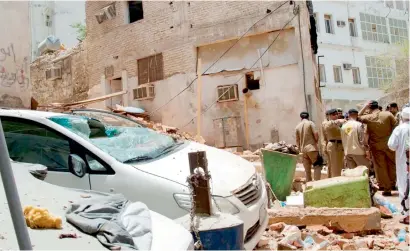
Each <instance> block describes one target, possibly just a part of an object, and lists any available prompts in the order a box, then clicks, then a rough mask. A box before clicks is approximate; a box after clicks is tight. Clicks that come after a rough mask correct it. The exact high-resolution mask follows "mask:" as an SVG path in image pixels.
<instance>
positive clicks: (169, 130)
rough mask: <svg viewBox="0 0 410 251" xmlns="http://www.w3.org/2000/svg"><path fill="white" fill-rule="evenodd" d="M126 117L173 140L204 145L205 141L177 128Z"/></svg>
mask: <svg viewBox="0 0 410 251" xmlns="http://www.w3.org/2000/svg"><path fill="white" fill-rule="evenodd" d="M128 117H130V118H132V119H134V120H135V121H137V122H138V123H140V124H141V125H143V126H146V127H147V128H150V129H152V130H155V131H157V132H159V133H162V134H166V135H168V136H171V137H172V138H174V139H175V140H190V141H195V142H198V143H201V144H205V140H204V139H203V138H202V137H201V136H192V135H191V134H189V133H187V132H180V131H178V128H176V127H171V126H166V125H163V124H161V123H155V122H153V121H150V120H147V119H144V118H142V117H135V116H128Z"/></svg>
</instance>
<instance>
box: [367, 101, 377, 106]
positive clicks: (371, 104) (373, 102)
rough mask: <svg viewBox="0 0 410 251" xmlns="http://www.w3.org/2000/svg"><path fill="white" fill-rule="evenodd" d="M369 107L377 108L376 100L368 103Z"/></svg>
mask: <svg viewBox="0 0 410 251" xmlns="http://www.w3.org/2000/svg"><path fill="white" fill-rule="evenodd" d="M369 105H370V106H379V102H377V101H376V100H372V101H370V102H369Z"/></svg>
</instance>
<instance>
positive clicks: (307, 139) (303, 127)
mask: <svg viewBox="0 0 410 251" xmlns="http://www.w3.org/2000/svg"><path fill="white" fill-rule="evenodd" d="M316 132H317V131H316V126H315V124H314V123H313V122H312V121H309V120H307V119H304V120H302V122H300V123H299V124H298V125H297V126H296V144H297V146H298V147H299V151H300V152H301V153H307V152H316V151H319V150H318V147H317V141H316V139H315V133H316Z"/></svg>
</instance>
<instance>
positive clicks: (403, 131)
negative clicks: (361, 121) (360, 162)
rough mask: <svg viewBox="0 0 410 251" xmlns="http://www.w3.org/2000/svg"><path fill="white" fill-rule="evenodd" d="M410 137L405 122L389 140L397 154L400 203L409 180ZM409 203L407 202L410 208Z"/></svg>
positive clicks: (409, 129)
mask: <svg viewBox="0 0 410 251" xmlns="http://www.w3.org/2000/svg"><path fill="white" fill-rule="evenodd" d="M409 137H410V124H409V122H404V123H402V124H400V125H399V126H398V127H396V128H395V129H394V130H393V133H392V135H391V136H390V138H389V142H388V146H389V148H390V149H391V150H393V151H395V152H396V173H397V186H398V190H399V199H400V201H401V200H403V198H404V193H405V192H406V186H407V179H408V178H409V174H408V172H407V164H406V161H407V158H406V141H408V138H409ZM408 205H409V201H407V202H406V207H408Z"/></svg>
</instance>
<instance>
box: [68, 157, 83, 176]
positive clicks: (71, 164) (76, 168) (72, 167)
mask: <svg viewBox="0 0 410 251" xmlns="http://www.w3.org/2000/svg"><path fill="white" fill-rule="evenodd" d="M68 170H69V171H70V173H72V174H74V175H75V176H77V177H79V178H82V177H84V175H85V173H86V172H87V165H86V164H85V161H84V160H83V159H82V158H81V157H80V156H78V155H77V154H70V155H69V156H68Z"/></svg>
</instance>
